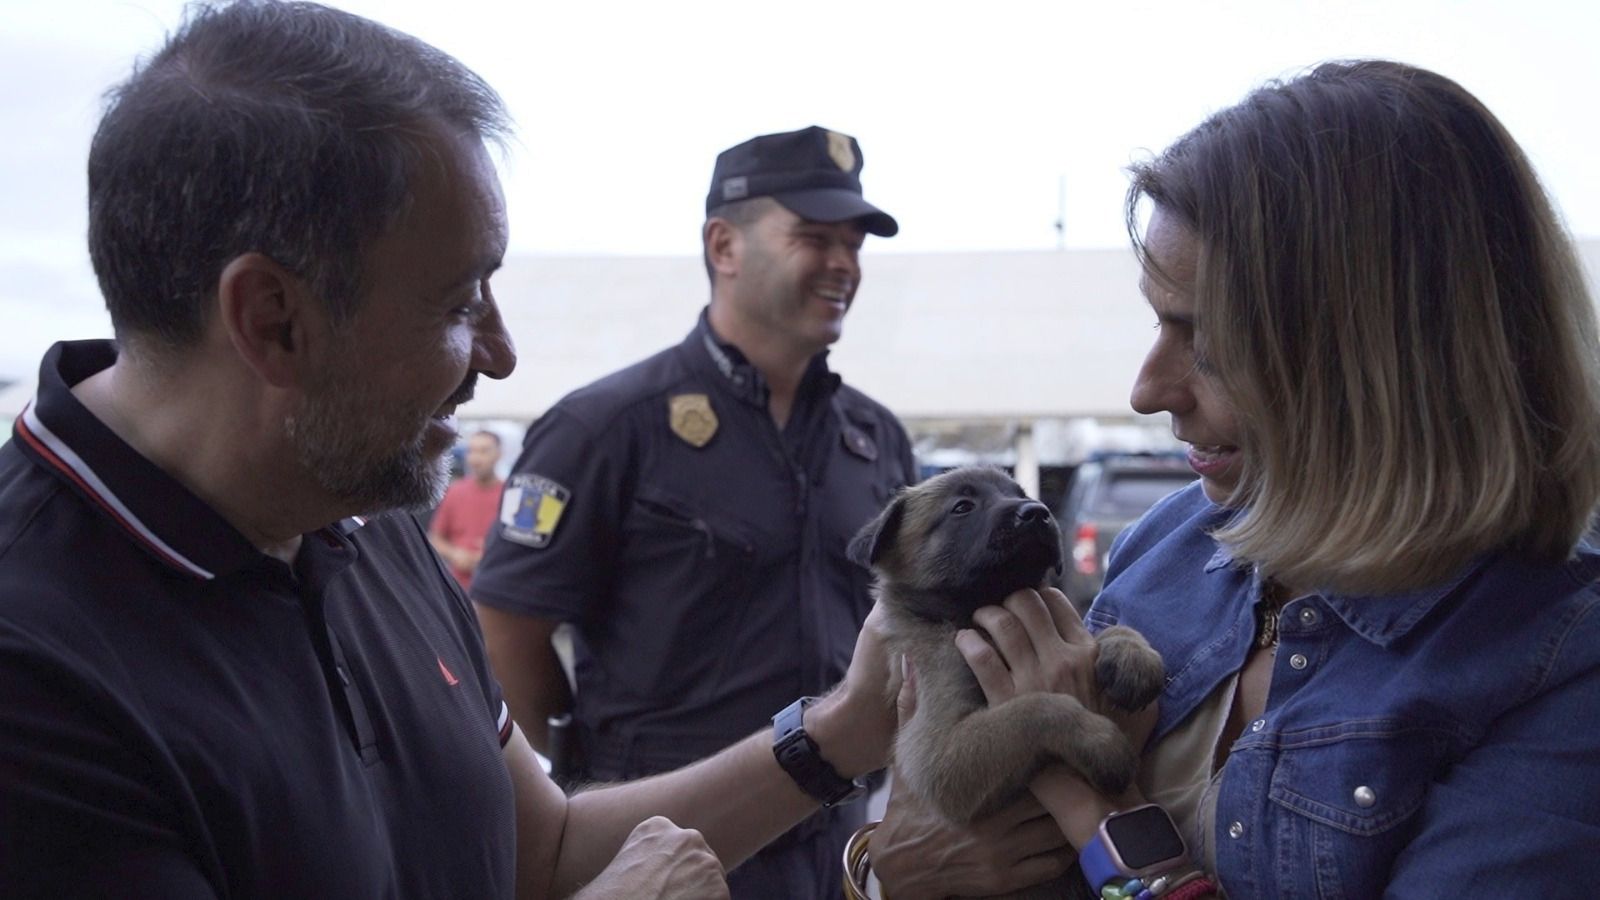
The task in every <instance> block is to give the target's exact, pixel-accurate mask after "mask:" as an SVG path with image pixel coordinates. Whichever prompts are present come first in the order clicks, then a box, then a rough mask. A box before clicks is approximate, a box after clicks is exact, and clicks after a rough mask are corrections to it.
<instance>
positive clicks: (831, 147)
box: [828, 131, 856, 172]
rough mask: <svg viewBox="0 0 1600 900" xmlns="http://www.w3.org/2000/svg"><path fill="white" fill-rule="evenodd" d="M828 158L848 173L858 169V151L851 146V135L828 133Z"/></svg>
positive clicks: (835, 132)
mask: <svg viewBox="0 0 1600 900" xmlns="http://www.w3.org/2000/svg"><path fill="white" fill-rule="evenodd" d="M828 156H830V157H832V158H833V161H834V162H835V163H837V164H838V165H839V168H841V169H843V170H845V171H846V172H848V171H850V170H851V169H854V168H855V167H856V151H855V148H854V147H852V146H851V145H850V135H848V134H840V133H839V132H837V131H830V132H828Z"/></svg>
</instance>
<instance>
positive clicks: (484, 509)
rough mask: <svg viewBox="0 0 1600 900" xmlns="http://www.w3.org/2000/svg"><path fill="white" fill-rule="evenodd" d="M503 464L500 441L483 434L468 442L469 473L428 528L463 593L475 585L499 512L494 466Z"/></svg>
mask: <svg viewBox="0 0 1600 900" xmlns="http://www.w3.org/2000/svg"><path fill="white" fill-rule="evenodd" d="M498 462H500V437H499V435H496V434H495V433H494V432H492V431H480V432H478V433H477V434H474V435H473V436H472V437H469V438H467V473H466V474H465V475H463V476H461V477H460V478H458V479H456V481H455V482H454V483H453V484H451V485H450V489H449V490H447V491H445V494H444V499H443V500H441V501H440V502H439V509H438V511H437V512H435V513H434V514H433V521H432V522H431V523H430V524H429V525H428V540H429V541H431V542H432V543H433V549H435V550H437V551H439V555H440V556H442V557H444V561H445V562H447V563H449V564H450V572H451V574H453V575H455V576H456V580H457V581H459V582H461V589H462V590H466V589H467V588H468V587H470V586H471V585H472V573H473V570H475V569H477V568H478V560H479V559H481V558H482V557H483V538H484V535H486V534H487V533H488V531H489V526H490V525H492V524H494V521H495V519H496V517H497V513H499V511H500V487H501V485H502V484H503V483H504V482H502V481H501V480H500V479H499V478H497V477H495V471H494V467H495V464H496V463H498Z"/></svg>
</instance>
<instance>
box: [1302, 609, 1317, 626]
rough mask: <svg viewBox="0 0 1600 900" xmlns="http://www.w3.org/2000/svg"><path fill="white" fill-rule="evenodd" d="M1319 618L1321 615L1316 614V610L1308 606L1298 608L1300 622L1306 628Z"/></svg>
mask: <svg viewBox="0 0 1600 900" xmlns="http://www.w3.org/2000/svg"><path fill="white" fill-rule="evenodd" d="M1321 618H1322V617H1321V616H1319V615H1317V611H1316V610H1314V609H1312V608H1311V607H1309V606H1308V607H1306V608H1305V609H1302V610H1300V624H1301V625H1304V626H1306V627H1307V628H1310V627H1311V626H1313V625H1315V624H1317V621H1318V620H1319V619H1321Z"/></svg>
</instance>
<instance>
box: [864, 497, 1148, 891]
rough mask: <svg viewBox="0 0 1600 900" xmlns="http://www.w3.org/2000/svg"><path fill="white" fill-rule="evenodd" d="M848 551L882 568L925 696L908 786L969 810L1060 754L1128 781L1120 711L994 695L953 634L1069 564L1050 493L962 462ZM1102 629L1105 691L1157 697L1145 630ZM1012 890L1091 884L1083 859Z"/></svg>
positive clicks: (980, 809)
mask: <svg viewBox="0 0 1600 900" xmlns="http://www.w3.org/2000/svg"><path fill="white" fill-rule="evenodd" d="M850 556H851V558H852V559H854V560H856V561H857V562H858V563H860V564H862V565H867V566H870V567H871V568H872V569H873V571H874V573H875V574H876V576H877V593H878V599H879V600H880V601H881V602H882V603H883V604H884V607H885V612H886V613H887V614H888V619H887V623H888V640H889V649H890V651H891V652H894V653H901V654H905V655H907V656H910V657H911V659H912V660H913V661H914V663H915V669H916V679H917V710H916V713H915V715H913V716H912V718H911V721H909V722H907V723H904V724H903V725H902V727H901V729H900V733H899V734H898V735H897V736H896V739H895V747H894V753H895V758H896V761H897V763H898V769H897V771H898V776H897V777H898V778H900V779H901V782H902V785H901V786H902V787H903V788H906V789H910V790H911V791H913V792H914V793H916V794H917V795H918V796H920V797H922V798H923V799H924V800H926V801H928V802H930V803H931V804H932V805H933V807H934V808H936V809H938V810H939V811H940V812H942V813H943V814H944V815H945V816H946V817H948V818H949V819H950V820H952V821H954V822H958V823H965V822H970V821H972V820H974V819H977V818H980V817H982V816H984V815H987V814H989V813H992V812H994V811H996V810H998V809H1000V808H1002V807H1004V806H1005V805H1006V804H1008V803H1010V802H1012V801H1014V800H1016V799H1017V798H1018V797H1019V796H1020V795H1021V794H1022V792H1023V791H1025V790H1026V789H1027V784H1028V781H1029V780H1030V779H1031V778H1032V777H1033V775H1034V774H1035V773H1036V772H1038V770H1039V769H1040V768H1042V767H1043V766H1045V765H1046V764H1049V763H1052V762H1057V761H1059V762H1063V763H1066V764H1067V765H1068V766H1071V767H1072V768H1073V769H1075V770H1077V771H1078V772H1079V773H1080V774H1081V775H1082V776H1083V777H1084V778H1085V779H1086V780H1087V781H1088V782H1089V783H1090V784H1092V785H1094V786H1095V787H1096V788H1098V789H1100V790H1101V791H1103V792H1104V793H1107V794H1113V795H1115V794H1119V793H1121V792H1122V791H1123V790H1124V789H1125V788H1127V786H1128V784H1129V783H1130V782H1131V781H1132V780H1133V776H1134V772H1135V769H1136V767H1137V764H1138V760H1137V754H1136V752H1135V750H1134V748H1133V747H1132V746H1131V745H1130V744H1129V742H1128V740H1127V738H1126V737H1125V736H1124V735H1123V734H1122V732H1121V731H1120V730H1119V729H1118V728H1117V726H1116V725H1115V724H1114V723H1113V722H1112V721H1111V720H1110V719H1108V718H1106V717H1105V716H1102V715H1100V714H1098V713H1095V712H1093V711H1091V710H1089V709H1088V708H1086V707H1085V706H1084V705H1083V704H1082V703H1080V702H1079V701H1078V700H1077V699H1075V698H1073V697H1071V696H1068V695H1065V694H1042V693H1041V694H1027V695H1023V696H1019V697H1016V698H1013V699H1012V700H1010V701H1008V702H1005V703H1002V704H1000V705H998V706H994V707H990V706H988V704H987V703H986V702H985V700H984V696H983V690H982V688H980V687H979V685H978V681H977V678H976V677H975V676H974V675H973V674H972V670H971V669H970V668H969V667H968V666H967V663H966V660H965V659H963V658H962V656H961V654H960V652H959V651H958V650H957V649H956V646H955V633H956V632H957V631H958V630H959V629H962V628H968V627H971V625H972V613H973V612H974V611H975V610H976V609H978V608H979V607H981V606H988V605H993V604H998V603H1000V602H1001V601H1002V600H1004V599H1005V597H1006V596H1007V595H1009V594H1011V593H1013V592H1014V591H1017V590H1020V589H1022V588H1030V587H1031V588H1038V587H1040V586H1041V585H1043V584H1044V583H1045V578H1046V576H1047V574H1048V573H1050V572H1051V570H1053V569H1058V568H1059V566H1060V565H1061V560H1062V553H1061V535H1060V532H1059V531H1058V529H1057V528H1056V524H1055V521H1054V519H1053V518H1051V516H1050V511H1049V509H1048V508H1047V507H1045V505H1044V504H1042V503H1039V502H1037V501H1034V500H1030V499H1028V497H1027V495H1026V494H1024V493H1023V491H1022V488H1021V487H1019V486H1018V485H1017V483H1016V482H1014V481H1012V480H1011V478H1009V477H1008V476H1007V475H1006V474H1005V473H1004V472H1002V471H1001V470H999V469H995V468H989V467H967V468H960V469H954V470H952V471H950V472H946V473H944V474H942V475H938V476H936V477H934V478H930V479H928V480H927V481H924V482H922V483H921V484H919V485H916V486H914V487H910V488H907V489H905V490H904V491H902V492H901V493H900V494H899V495H897V496H896V497H895V498H894V500H892V501H891V502H890V503H889V505H888V506H887V507H885V508H884V510H883V512H882V513H880V514H879V516H878V517H877V519H875V520H874V521H872V522H870V523H868V524H867V525H866V526H865V527H864V528H863V529H862V530H861V532H860V533H859V534H857V535H856V537H855V539H854V540H853V541H851V544H850ZM1098 641H1099V645H1100V646H1099V656H1098V662H1097V664H1096V666H1095V678H1096V680H1097V681H1098V682H1099V685H1100V688H1101V690H1102V692H1103V693H1104V695H1105V697H1106V698H1107V699H1109V700H1110V701H1111V702H1112V703H1114V704H1116V705H1117V706H1119V707H1122V708H1125V709H1129V710H1132V709H1139V708H1141V707H1143V706H1145V705H1146V704H1148V703H1150V702H1151V701H1152V700H1154V699H1155V697H1156V695H1157V694H1159V693H1160V690H1161V683H1162V678H1163V674H1164V673H1163V668H1162V664H1161V658H1160V656H1158V655H1157V654H1156V652H1155V650H1153V649H1152V648H1151V647H1150V645H1149V644H1148V643H1146V642H1145V640H1144V638H1142V637H1140V636H1139V634H1138V633H1137V632H1134V631H1133V630H1131V629H1128V628H1124V627H1121V626H1117V627H1113V628H1108V629H1106V630H1105V631H1103V632H1101V633H1100V634H1099V636H1098ZM1011 896H1015V897H1063V896H1087V888H1086V887H1085V885H1084V882H1083V878H1082V877H1081V876H1080V875H1079V873H1078V870H1077V867H1076V866H1074V867H1073V869H1072V870H1071V871H1069V872H1068V873H1067V874H1066V875H1065V876H1063V877H1062V878H1060V879H1057V880H1056V881H1054V882H1050V883H1048V884H1045V885H1039V886H1036V887H1035V888H1032V889H1029V890H1028V891H1023V892H1020V893H1018V894H1015V895H1011Z"/></svg>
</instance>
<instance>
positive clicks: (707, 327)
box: [684, 307, 840, 409]
mask: <svg viewBox="0 0 1600 900" xmlns="http://www.w3.org/2000/svg"><path fill="white" fill-rule="evenodd" d="M684 346H685V347H686V349H687V350H688V352H689V355H690V357H691V358H693V359H696V360H707V361H709V363H710V366H709V368H710V369H711V370H713V371H715V372H716V373H717V374H718V375H720V376H721V382H722V383H723V384H724V385H725V386H726V387H727V388H728V390H729V391H730V392H732V393H733V395H734V396H736V397H738V398H739V399H741V400H743V401H745V402H747V403H750V404H751V405H753V406H758V407H760V408H761V409H766V408H767V391H768V388H767V380H766V378H764V377H763V376H762V374H761V370H759V369H757V368H756V367H755V366H754V365H752V364H751V362H750V360H749V359H747V358H746V357H745V355H744V353H743V352H741V351H740V350H739V348H738V347H736V346H734V345H733V344H730V343H728V342H727V341H724V340H723V339H722V338H720V337H718V336H717V333H716V332H715V331H713V330H712V328H711V316H710V307H707V308H705V309H702V310H701V311H700V318H699V320H698V321H697V322H695V326H694V330H693V331H690V332H689V336H688V337H687V338H685V339H684ZM839 384H840V378H839V376H838V375H836V374H834V373H833V371H831V370H830V369H829V368H828V351H827V350H823V351H822V352H821V353H818V354H817V355H816V356H813V357H812V358H811V363H810V365H809V366H808V367H807V368H806V374H805V377H804V378H802V379H801V381H800V397H801V398H803V399H809V398H810V397H812V396H820V397H824V398H826V397H830V396H832V395H833V393H834V392H835V391H837V390H838V389H839Z"/></svg>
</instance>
